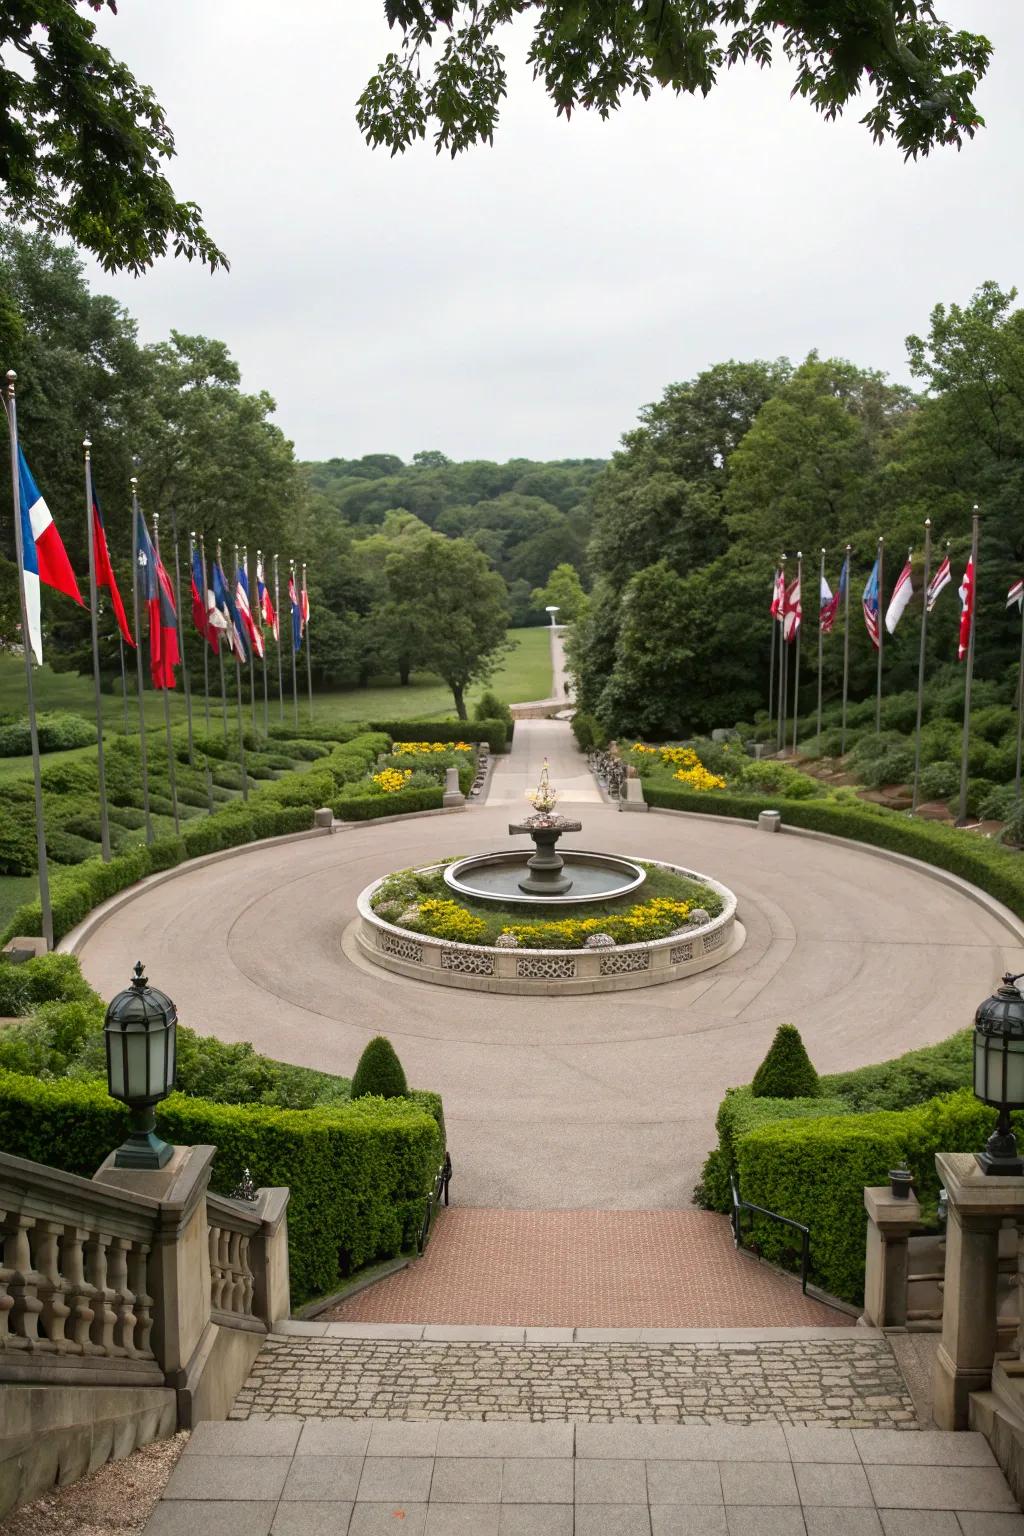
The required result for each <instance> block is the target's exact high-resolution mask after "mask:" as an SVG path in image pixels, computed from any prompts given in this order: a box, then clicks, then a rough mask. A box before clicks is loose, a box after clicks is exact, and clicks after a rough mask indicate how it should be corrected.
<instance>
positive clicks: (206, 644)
mask: <svg viewBox="0 0 1024 1536" xmlns="http://www.w3.org/2000/svg"><path fill="white" fill-rule="evenodd" d="M195 547H196V535H195V530H194V529H193V530H192V531H191V532H190V533H189V536H188V569H189V579H190V580H191V576H192V556H193V554H194V553H195ZM199 559H200V562H201V564H202V567H203V589H202V591H201V592H200V594H199V600H200V602H201V603H202V605H203V613H204V614H205V615H207V616H208V615H209V612H210V610H209V608H208V607H207V605H206V550H205V549H204V547H203V540H202V538H201V537H200V540H199ZM219 648H220V647H219V645H218V649H219ZM203 706H204V713H205V718H206V734H207V736H209V734H210V640H209V625H207V632H206V634H205V635H204V636H203Z"/></svg>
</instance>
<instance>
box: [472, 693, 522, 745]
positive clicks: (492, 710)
mask: <svg viewBox="0 0 1024 1536" xmlns="http://www.w3.org/2000/svg"><path fill="white" fill-rule="evenodd" d="M473 719H474V720H504V722H505V724H506V725H507V726H508V727H509V735H510V736H511V727H512V725H513V723H514V722H513V719H512V711H511V710H510V709H509V707H508V705H507V704H506V703H505V701H504V699H499V698H498V695H497V694H496V693H492V692H491V691H490V689H487V690H486V691H485V692H484V693H482V694H481V695H480V697H479V698H478V699H477V701H476V703H475V704H474V705H473Z"/></svg>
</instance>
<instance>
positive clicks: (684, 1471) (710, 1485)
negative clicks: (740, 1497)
mask: <svg viewBox="0 0 1024 1536" xmlns="http://www.w3.org/2000/svg"><path fill="white" fill-rule="evenodd" d="M647 1499H648V1502H649V1503H650V1504H651V1505H652V1506H653V1505H655V1504H721V1503H723V1502H724V1501H723V1498H722V1477H721V1473H720V1472H719V1470H718V1463H717V1462H715V1461H649V1462H648V1463H647Z"/></svg>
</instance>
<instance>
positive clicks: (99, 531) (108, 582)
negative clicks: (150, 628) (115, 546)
mask: <svg viewBox="0 0 1024 1536" xmlns="http://www.w3.org/2000/svg"><path fill="white" fill-rule="evenodd" d="M92 553H93V561H94V563H95V566H96V585H97V587H107V588H108V589H109V592H110V606H111V607H112V608H113V610H114V618H115V619H116V620H117V627H118V629H119V630H120V631H121V633H122V635H123V636H124V638H125V640H126V641H127V642H128V644H129V645H131V646H134V644H135V641H134V640H133V639H132V632H131V630H130V629H129V628H128V619H127V617H126V616H125V611H124V603H122V601H121V594H120V592H119V591H118V590H117V582H116V580H115V579H114V570H113V567H112V566H111V564H110V551H109V549H108V548H107V531H106V529H105V528H104V526H103V513H102V512H101V511H100V504H99V500H98V498H97V496H96V492H95V491H93V493H92Z"/></svg>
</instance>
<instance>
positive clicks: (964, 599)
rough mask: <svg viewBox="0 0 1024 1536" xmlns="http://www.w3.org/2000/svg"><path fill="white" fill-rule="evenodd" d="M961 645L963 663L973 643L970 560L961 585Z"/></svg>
mask: <svg viewBox="0 0 1024 1536" xmlns="http://www.w3.org/2000/svg"><path fill="white" fill-rule="evenodd" d="M959 591H960V645H959V648H958V650H957V660H958V661H963V659H964V657H965V656H966V655H967V648H968V646H969V645H970V641H971V620H972V619H973V617H974V561H973V560H972V559H970V558H968V561H967V569H966V570H965V571H964V579H963V581H962V582H961V583H960V589H959Z"/></svg>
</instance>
